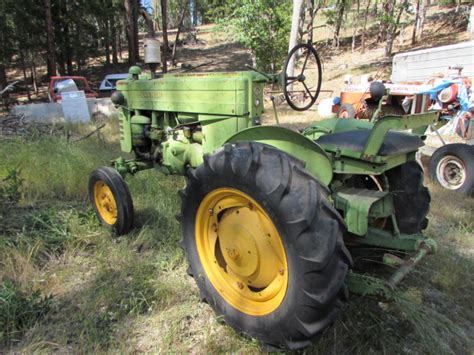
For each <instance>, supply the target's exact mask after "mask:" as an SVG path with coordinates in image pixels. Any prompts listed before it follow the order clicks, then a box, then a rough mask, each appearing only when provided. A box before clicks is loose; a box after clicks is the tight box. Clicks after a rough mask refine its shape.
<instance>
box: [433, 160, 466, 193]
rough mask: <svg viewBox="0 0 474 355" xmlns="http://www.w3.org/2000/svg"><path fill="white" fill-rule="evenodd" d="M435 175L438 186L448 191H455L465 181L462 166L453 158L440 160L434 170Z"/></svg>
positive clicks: (460, 162) (459, 161)
mask: <svg viewBox="0 0 474 355" xmlns="http://www.w3.org/2000/svg"><path fill="white" fill-rule="evenodd" d="M436 175H437V176H438V181H439V182H440V184H441V185H442V186H443V187H444V188H447V189H450V190H457V189H458V188H460V187H461V186H462V185H463V184H464V182H465V180H466V173H465V167H464V164H463V162H462V161H461V160H460V159H459V158H457V157H455V156H446V157H444V158H443V159H441V160H440V161H439V163H438V166H437V168H436Z"/></svg>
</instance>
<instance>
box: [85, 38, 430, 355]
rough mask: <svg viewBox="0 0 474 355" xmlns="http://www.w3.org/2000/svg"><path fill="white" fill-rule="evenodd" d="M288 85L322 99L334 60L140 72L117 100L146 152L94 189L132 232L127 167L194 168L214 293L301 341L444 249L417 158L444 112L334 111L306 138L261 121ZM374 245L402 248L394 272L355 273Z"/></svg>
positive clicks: (282, 338)
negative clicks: (354, 296)
mask: <svg viewBox="0 0 474 355" xmlns="http://www.w3.org/2000/svg"><path fill="white" fill-rule="evenodd" d="M291 61H294V62H295V63H297V64H296V69H295V72H296V71H297V72H298V74H294V72H293V73H289V70H288V67H289V63H290V62H291ZM152 64H156V63H152ZM153 67H156V65H152V68H153ZM275 83H280V84H281V85H282V86H283V91H284V94H285V97H286V98H287V100H288V103H289V104H290V106H292V107H293V108H295V109H297V110H304V109H307V108H309V107H310V106H311V105H312V104H314V102H315V101H316V98H317V97H318V94H319V91H320V87H321V64H320V61H319V57H318V55H317V53H316V51H315V50H314V49H313V47H312V46H310V45H308V44H301V45H298V46H297V47H295V48H294V49H293V50H292V51H291V52H290V54H289V57H288V60H287V61H286V64H285V69H284V70H283V72H282V74H280V75H268V74H264V73H260V72H258V71H256V70H249V71H245V72H232V73H196V74H165V75H160V76H156V75H155V73H154V72H153V70H152V73H151V75H150V74H148V75H143V74H142V72H141V69H140V68H138V67H132V68H131V69H130V74H129V78H128V79H127V80H123V81H119V82H118V91H117V92H116V93H115V94H114V95H113V97H112V100H113V102H114V104H115V105H116V106H117V107H118V108H119V109H120V112H121V116H120V134H121V149H122V150H123V151H124V152H125V153H134V155H135V158H134V159H124V158H118V159H116V160H114V161H113V162H112V166H111V167H102V168H99V169H97V170H95V171H94V172H93V173H92V174H91V177H90V182H89V193H90V198H91V201H92V204H93V206H94V208H95V210H96V213H97V216H98V218H99V220H100V221H101V222H102V224H104V225H106V226H108V227H110V228H111V229H113V230H114V231H115V232H116V233H117V234H125V233H127V232H129V231H130V229H131V228H132V225H133V215H134V211H133V203H132V198H131V195H130V192H129V190H128V188H127V184H126V183H125V181H124V177H125V176H126V175H134V174H136V173H138V172H139V171H141V170H144V169H151V168H154V169H156V170H158V171H159V172H161V173H164V174H178V175H184V176H186V177H187V185H186V187H185V188H184V189H183V190H181V191H180V192H179V193H180V196H181V200H182V205H181V212H180V214H179V215H178V216H177V217H178V220H179V222H180V223H181V230H182V236H183V239H182V242H181V246H182V247H183V249H184V251H185V254H186V257H187V260H188V262H189V269H188V272H189V274H190V275H191V276H192V277H194V279H195V281H196V283H197V286H198V287H199V290H200V293H201V297H202V299H203V300H205V301H206V302H207V303H208V304H209V305H210V306H211V307H212V308H213V310H214V311H215V313H216V314H217V315H218V316H221V317H222V318H223V320H224V321H225V322H226V323H227V324H229V325H230V326H232V327H233V328H234V329H236V330H237V331H238V332H241V333H244V334H247V335H250V336H252V337H255V338H257V339H258V340H259V341H260V342H261V343H262V344H266V345H268V346H272V347H275V348H280V349H301V348H304V347H306V346H309V345H310V344H311V343H312V342H313V341H315V340H316V339H317V338H318V337H319V336H320V335H321V334H322V332H323V331H324V330H325V329H326V328H327V327H329V326H330V325H331V324H332V323H333V322H334V320H335V319H336V316H337V314H338V313H339V311H340V309H341V307H342V305H343V301H346V300H347V298H348V294H349V291H351V292H355V293H359V294H360V293H368V292H373V293H377V292H381V291H382V290H387V289H393V288H394V287H396V286H397V284H399V282H400V281H401V280H402V278H403V277H404V276H405V275H406V274H407V273H408V272H409V271H410V270H411V269H412V268H413V267H414V266H415V265H416V264H417V263H418V262H419V261H420V260H421V259H422V258H423V257H424V256H425V255H426V254H429V253H433V252H435V250H436V243H435V242H434V241H433V240H431V239H428V238H426V237H424V236H423V234H422V231H423V229H425V228H426V226H427V222H428V220H427V218H426V216H427V213H428V209H429V203H430V194H429V191H428V189H427V188H426V187H425V186H423V170H422V168H421V167H420V166H419V165H418V163H417V162H416V161H415V154H416V152H417V150H418V148H419V147H421V146H422V145H423V141H422V139H421V138H420V137H422V136H421V135H420V134H417V133H420V132H423V131H424V129H425V128H426V126H427V125H429V124H431V123H433V122H435V121H436V119H437V115H436V114H435V113H424V114H417V115H406V116H386V117H383V118H381V119H379V120H377V122H372V123H371V122H365V121H359V120H355V119H344V120H342V119H329V120H324V121H318V122H316V123H314V124H312V125H310V126H309V127H307V128H305V129H303V130H301V131H300V132H296V131H293V130H290V129H287V128H283V127H281V126H279V125H274V126H269V125H261V123H260V120H261V117H262V113H263V99H264V97H263V91H264V86H265V85H267V84H275ZM409 129H412V133H402V132H397V131H400V130H409ZM363 247H370V248H375V249H377V250H385V251H386V250H392V251H393V253H386V254H385V255H382V254H381V255H380V258H381V260H382V261H383V262H384V263H386V264H389V265H391V266H392V267H395V271H394V272H393V273H392V274H391V276H390V277H389V278H388V279H387V280H381V279H377V278H374V277H369V276H366V275H364V274H360V273H357V272H354V271H351V268H352V266H353V256H354V255H355V254H353V252H352V251H353V250H354V251H355V250H358V249H360V248H363ZM400 252H403V253H406V255H407V256H406V257H405V258H400V257H399V256H397V255H400V254H399V253H400Z"/></svg>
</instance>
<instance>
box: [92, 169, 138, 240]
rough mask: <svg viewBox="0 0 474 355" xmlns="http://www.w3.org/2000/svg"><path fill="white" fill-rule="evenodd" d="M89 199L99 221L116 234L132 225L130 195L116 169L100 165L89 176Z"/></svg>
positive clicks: (126, 230) (130, 227)
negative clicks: (100, 166)
mask: <svg viewBox="0 0 474 355" xmlns="http://www.w3.org/2000/svg"><path fill="white" fill-rule="evenodd" d="M89 199H90V201H91V203H92V206H94V210H95V213H96V215H97V218H98V219H99V221H100V222H101V223H102V224H103V225H104V226H106V227H108V228H110V229H112V230H113V231H114V232H115V233H116V234H117V235H123V234H127V233H128V232H129V231H130V229H132V226H133V202H132V196H131V195H130V191H129V189H128V186H127V184H126V183H125V181H124V179H123V178H122V176H121V175H120V174H119V173H118V172H117V170H115V169H112V168H110V167H102V168H99V169H97V170H94V171H93V172H92V174H91V175H90V178H89Z"/></svg>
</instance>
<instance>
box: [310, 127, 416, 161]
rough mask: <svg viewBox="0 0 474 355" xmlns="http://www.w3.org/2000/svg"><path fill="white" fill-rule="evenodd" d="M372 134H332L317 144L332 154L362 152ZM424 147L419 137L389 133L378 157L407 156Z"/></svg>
mask: <svg viewBox="0 0 474 355" xmlns="http://www.w3.org/2000/svg"><path fill="white" fill-rule="evenodd" d="M370 132H371V130H368V129H358V130H353V131H344V132H338V133H331V134H326V135H324V136H321V137H319V138H318V139H317V140H316V141H315V142H316V143H318V144H319V145H321V146H322V147H323V149H325V150H328V151H332V152H335V151H336V150H352V151H354V152H362V151H363V149H364V147H365V144H366V143H367V139H369V135H370ZM423 145H424V143H423V141H422V140H421V139H420V138H419V137H418V136H415V135H412V134H407V133H401V132H391V131H389V132H388V133H387V134H386V135H385V139H384V141H383V143H382V146H381V147H380V149H379V152H378V154H377V155H380V156H389V155H398V154H405V153H409V152H413V151H416V150H417V149H418V148H420V147H422V146H423Z"/></svg>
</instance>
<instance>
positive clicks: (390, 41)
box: [385, 5, 403, 57]
mask: <svg viewBox="0 0 474 355" xmlns="http://www.w3.org/2000/svg"><path fill="white" fill-rule="evenodd" d="M402 13H403V6H401V5H400V10H399V11H398V15H397V20H396V21H395V23H394V24H393V25H392V26H391V27H390V29H389V31H388V33H387V46H386V47H385V56H386V57H390V56H391V55H392V49H393V41H394V40H395V33H396V32H397V28H398V26H399V24H400V19H401V17H402Z"/></svg>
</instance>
